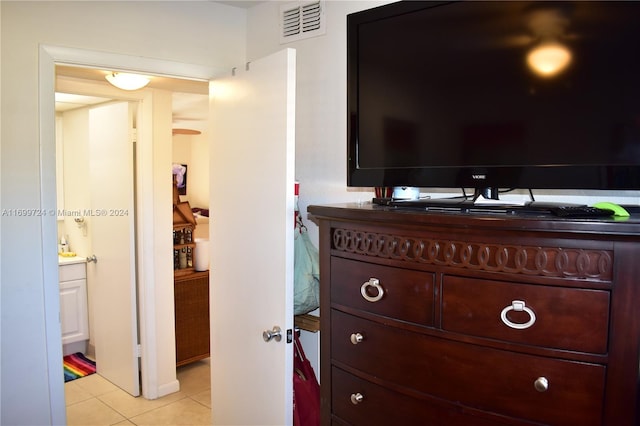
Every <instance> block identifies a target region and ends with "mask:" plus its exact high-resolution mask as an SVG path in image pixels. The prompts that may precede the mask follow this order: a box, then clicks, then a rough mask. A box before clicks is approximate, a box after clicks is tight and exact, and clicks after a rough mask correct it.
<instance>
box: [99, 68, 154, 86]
mask: <svg viewBox="0 0 640 426" xmlns="http://www.w3.org/2000/svg"><path fill="white" fill-rule="evenodd" d="M105 78H106V79H107V81H108V82H109V83H111V84H112V85H114V86H115V87H117V88H118V89H122V90H138V89H142V88H143V87H144V86H146V85H147V84H149V82H150V81H151V79H150V78H149V77H147V76H144V75H140V74H129V73H123V72H112V73H109V74H107V75H106V76H105Z"/></svg>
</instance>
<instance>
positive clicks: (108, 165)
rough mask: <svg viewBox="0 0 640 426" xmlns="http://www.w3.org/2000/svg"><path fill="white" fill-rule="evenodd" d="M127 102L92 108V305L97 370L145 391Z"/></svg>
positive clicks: (116, 381)
mask: <svg viewBox="0 0 640 426" xmlns="http://www.w3.org/2000/svg"><path fill="white" fill-rule="evenodd" d="M129 108H130V106H129V103H128V102H119V103H114V104H108V105H106V106H103V107H98V108H93V109H91V111H90V114H89V121H90V126H89V146H90V148H89V150H90V151H89V157H90V181H91V210H92V215H91V217H90V218H89V223H88V225H87V226H88V227H89V232H90V233H91V246H92V253H93V254H95V256H96V258H97V262H96V263H88V264H87V276H88V281H89V283H90V288H91V291H92V292H93V293H94V294H92V295H91V300H92V301H93V302H94V303H93V306H92V307H91V308H92V309H93V321H94V326H93V332H94V334H95V335H94V338H93V341H94V345H95V349H96V362H97V365H96V366H97V372H98V373H99V374H100V375H101V376H102V377H104V378H105V379H107V380H109V381H110V382H112V383H113V384H115V385H116V386H118V387H119V388H121V389H122V390H124V391H126V392H128V393H130V394H131V395H133V396H138V395H140V378H139V366H138V354H137V345H138V321H137V312H136V309H137V308H136V306H137V305H136V303H137V302H136V300H137V298H136V291H137V290H136V274H135V265H136V261H135V253H136V252H135V238H134V236H135V227H134V164H133V158H134V144H133V142H132V135H131V132H132V130H131V129H132V120H131V112H130V110H129Z"/></svg>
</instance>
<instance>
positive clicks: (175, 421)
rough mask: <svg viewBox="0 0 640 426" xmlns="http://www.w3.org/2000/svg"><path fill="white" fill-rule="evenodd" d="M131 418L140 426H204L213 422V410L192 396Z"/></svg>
mask: <svg viewBox="0 0 640 426" xmlns="http://www.w3.org/2000/svg"><path fill="white" fill-rule="evenodd" d="M130 420H131V421H132V422H133V423H134V424H136V425H138V426H155V425H171V426H179V425H190V426H204V425H210V424H211V410H210V409H209V408H207V407H205V406H203V405H201V404H199V403H197V402H196V401H194V400H192V399H190V398H184V399H181V400H179V401H176V402H173V403H171V404H169V405H165V406H164V407H161V408H158V409H156V410H153V411H149V412H148V413H144V414H141V415H139V416H136V417H133V418H131V419H130Z"/></svg>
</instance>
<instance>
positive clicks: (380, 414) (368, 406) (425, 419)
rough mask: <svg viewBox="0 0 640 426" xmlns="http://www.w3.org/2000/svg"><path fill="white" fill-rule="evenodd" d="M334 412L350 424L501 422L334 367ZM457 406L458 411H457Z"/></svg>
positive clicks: (491, 425)
mask: <svg viewBox="0 0 640 426" xmlns="http://www.w3.org/2000/svg"><path fill="white" fill-rule="evenodd" d="M331 384H332V389H331V406H332V407H333V415H334V416H337V417H339V418H340V420H342V421H344V422H346V423H348V424H351V425H367V426H375V425H380V426H389V425H441V426H445V425H446V426H469V425H474V426H498V425H501V424H503V423H499V422H496V421H495V420H491V421H489V420H487V419H483V418H479V417H476V416H472V415H471V414H465V413H463V412H461V410H460V408H459V407H454V406H453V405H452V404H446V403H439V404H438V403H435V402H430V401H425V400H421V399H416V398H412V397H409V396H406V395H403V394H400V393H397V392H394V391H392V390H389V389H387V388H385V387H383V386H379V385H376V384H375V383H371V382H369V381H367V380H363V379H361V378H359V377H357V376H354V375H352V374H349V373H348V372H346V371H344V370H342V369H340V368H336V367H333V369H332V370H331ZM456 408H457V410H456Z"/></svg>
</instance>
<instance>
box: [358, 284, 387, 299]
mask: <svg viewBox="0 0 640 426" xmlns="http://www.w3.org/2000/svg"><path fill="white" fill-rule="evenodd" d="M369 287H373V288H375V289H376V290H377V291H378V293H377V294H376V295H375V296H369V293H368V292H367V290H368V288H369ZM360 294H362V297H364V299H365V300H366V301H368V302H377V301H378V300H380V299H382V296H384V289H383V288H382V286H381V285H380V280H379V279H377V278H370V279H369V281H367V282H366V283H364V284H362V287H360Z"/></svg>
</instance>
